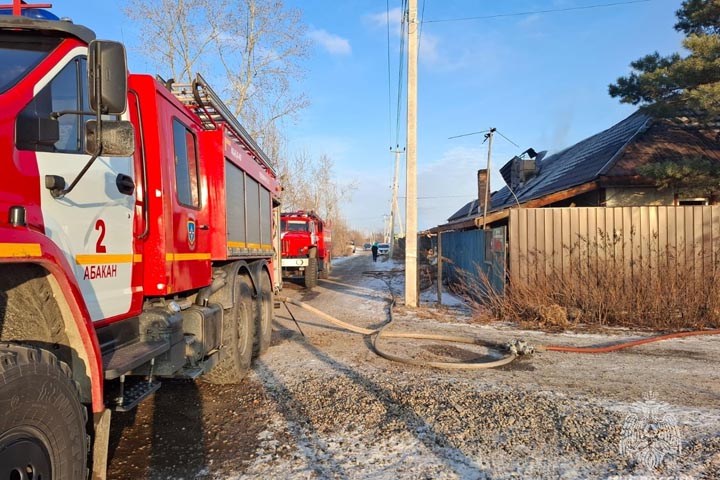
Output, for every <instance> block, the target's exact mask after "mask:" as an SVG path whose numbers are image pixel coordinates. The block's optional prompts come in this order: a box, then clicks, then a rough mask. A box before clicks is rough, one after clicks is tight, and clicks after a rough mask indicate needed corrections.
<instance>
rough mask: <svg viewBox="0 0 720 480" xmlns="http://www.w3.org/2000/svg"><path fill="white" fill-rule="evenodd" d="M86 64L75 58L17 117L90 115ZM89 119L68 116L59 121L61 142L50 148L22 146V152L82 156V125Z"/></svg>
mask: <svg viewBox="0 0 720 480" xmlns="http://www.w3.org/2000/svg"><path fill="white" fill-rule="evenodd" d="M86 77H87V60H86V59H85V57H75V58H74V59H72V60H71V61H70V63H68V64H67V65H65V67H64V68H63V69H62V70H60V73H58V74H57V75H56V76H55V78H53V79H52V80H51V81H50V83H49V84H47V85H46V86H45V87H44V88H43V89H42V90H40V92H38V94H37V95H36V96H35V97H34V98H33V99H32V101H31V102H30V103H29V104H27V106H25V108H24V109H23V111H22V112H21V113H20V116H25V117H31V118H49V117H50V113H52V112H62V111H74V112H77V111H89V108H90V107H89V102H88V93H87V89H86V87H85V78H86ZM88 118H91V116H83V115H78V114H76V113H70V114H66V115H62V116H61V117H59V118H58V123H59V131H60V138H59V140H58V141H57V142H55V144H54V145H53V146H48V145H21V144H18V148H21V149H25V150H43V151H51V152H63V153H84V148H83V147H84V143H83V142H84V135H83V123H84V121H85V120H87V119H88Z"/></svg>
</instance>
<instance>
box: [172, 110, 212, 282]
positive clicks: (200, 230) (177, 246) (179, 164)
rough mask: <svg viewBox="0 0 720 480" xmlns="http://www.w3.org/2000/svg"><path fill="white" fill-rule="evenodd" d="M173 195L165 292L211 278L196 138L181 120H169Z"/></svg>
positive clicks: (206, 223) (205, 201)
mask: <svg viewBox="0 0 720 480" xmlns="http://www.w3.org/2000/svg"><path fill="white" fill-rule="evenodd" d="M172 135H173V136H172V139H173V166H174V176H172V177H173V178H174V183H175V192H174V200H173V201H172V202H168V205H172V209H173V211H172V225H171V234H169V235H168V236H167V239H168V240H167V241H168V245H167V251H168V256H167V260H168V264H169V266H170V278H169V283H168V292H169V293H171V292H177V291H181V290H189V289H193V288H197V287H199V286H203V285H207V283H208V282H209V281H210V277H211V267H210V257H211V255H210V231H209V228H210V227H209V224H208V213H207V208H206V207H207V205H206V204H207V199H206V198H203V191H204V189H203V181H202V180H203V177H202V170H201V168H200V166H201V162H200V155H199V148H198V136H197V133H196V132H194V131H193V130H192V129H191V128H190V127H188V126H187V125H185V124H184V123H183V122H182V121H181V120H180V119H178V118H173V120H172Z"/></svg>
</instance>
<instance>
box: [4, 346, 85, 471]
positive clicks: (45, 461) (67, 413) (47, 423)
mask: <svg viewBox="0 0 720 480" xmlns="http://www.w3.org/2000/svg"><path fill="white" fill-rule="evenodd" d="M86 422H87V410H86V409H85V407H84V406H83V404H82V403H80V394H79V390H78V387H77V384H76V383H75V382H74V381H73V380H72V374H71V372H70V367H68V366H67V365H66V364H64V363H62V362H60V361H59V360H58V359H57V357H55V355H53V354H52V353H50V352H48V351H46V350H42V349H38V348H33V347H26V346H20V345H10V344H0V478H3V479H5V478H18V479H20V478H48V479H49V478H86V474H87V453H88V445H89V441H88V436H87V434H86V432H85V424H86Z"/></svg>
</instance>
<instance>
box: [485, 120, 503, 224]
mask: <svg viewBox="0 0 720 480" xmlns="http://www.w3.org/2000/svg"><path fill="white" fill-rule="evenodd" d="M495 130H497V129H496V128H490V131H489V132H488V133H486V134H485V139H486V140H487V141H488V159H487V170H486V171H487V181H486V182H485V205H484V208H483V230H485V229H486V228H487V207H488V201H489V200H490V155H492V140H493V133H495ZM501 135H502V134H501Z"/></svg>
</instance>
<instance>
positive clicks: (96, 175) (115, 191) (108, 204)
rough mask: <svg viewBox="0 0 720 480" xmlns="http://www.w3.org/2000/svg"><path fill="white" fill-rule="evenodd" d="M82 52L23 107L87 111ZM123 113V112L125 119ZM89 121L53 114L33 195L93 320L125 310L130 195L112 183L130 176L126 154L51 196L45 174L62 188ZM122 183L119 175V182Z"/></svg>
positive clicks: (77, 167)
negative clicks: (54, 132) (53, 135)
mask: <svg viewBox="0 0 720 480" xmlns="http://www.w3.org/2000/svg"><path fill="white" fill-rule="evenodd" d="M85 55H86V49H85V48H76V49H74V50H73V51H71V52H70V53H69V54H68V55H67V56H66V57H65V59H64V60H63V61H62V62H59V63H58V65H56V66H55V67H54V68H53V69H52V70H51V71H50V72H48V74H47V75H46V76H45V77H44V78H43V79H42V80H40V81H39V82H38V84H37V85H36V86H35V90H34V98H33V100H32V101H31V102H30V104H28V106H27V107H25V108H26V109H28V108H31V109H35V111H36V112H38V113H39V114H41V115H45V114H47V115H48V117H49V113H50V112H62V111H76V112H77V111H86V112H87V111H89V102H88V94H87V91H86V80H85V79H86V78H87V64H86V57H85ZM126 115H127V114H126ZM88 118H90V117H87V116H83V115H78V114H72V113H71V114H64V115H62V116H60V117H59V119H58V120H59V123H60V139H59V141H58V142H56V143H55V144H54V145H52V146H45V145H42V146H38V147H37V148H36V158H37V165H38V171H39V174H40V175H39V179H38V180H39V182H40V186H39V188H40V190H41V192H40V197H41V209H42V215H43V222H44V226H45V234H46V235H47V236H48V237H50V238H51V239H52V241H53V242H55V243H56V244H57V245H59V247H60V248H61V249H62V251H63V252H64V253H65V256H66V259H67V262H68V264H69V265H70V267H71V268H72V269H73V273H74V275H75V278H76V279H77V282H78V284H79V286H80V290H81V292H82V296H83V298H84V301H85V304H86V306H87V309H88V311H89V313H90V317H91V318H92V320H93V321H95V320H101V319H105V318H110V317H114V316H118V315H123V314H127V313H128V311H129V310H130V302H131V294H132V288H131V287H132V285H131V275H132V267H133V262H134V261H135V260H136V258H135V257H136V256H135V255H134V252H133V243H132V240H133V212H134V206H135V192H134V191H133V192H132V193H131V194H129V195H128V194H126V193H121V192H120V190H119V187H118V178H119V176H120V175H125V176H128V177H130V178H133V177H134V175H133V169H132V158H131V157H99V158H98V159H97V160H96V161H95V162H94V163H93V164H92V166H91V167H90V168H89V169H88V171H87V172H86V173H85V175H84V176H83V177H82V178H81V179H80V181H79V183H78V184H77V185H76V186H75V188H74V189H73V190H72V191H71V192H70V193H68V194H67V195H65V196H64V197H60V198H53V197H52V195H51V194H50V191H49V190H47V189H46V188H45V185H44V182H45V176H46V175H57V176H61V177H63V178H64V179H65V182H66V184H67V185H69V184H70V182H72V181H73V180H74V179H75V178H76V177H77V175H78V173H79V172H80V171H81V170H82V168H83V167H84V166H85V165H86V164H87V162H88V160H89V159H90V157H91V156H90V155H88V154H86V153H84V122H85V121H86V120H87V119H88ZM41 150H42V151H41ZM120 178H123V177H120Z"/></svg>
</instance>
